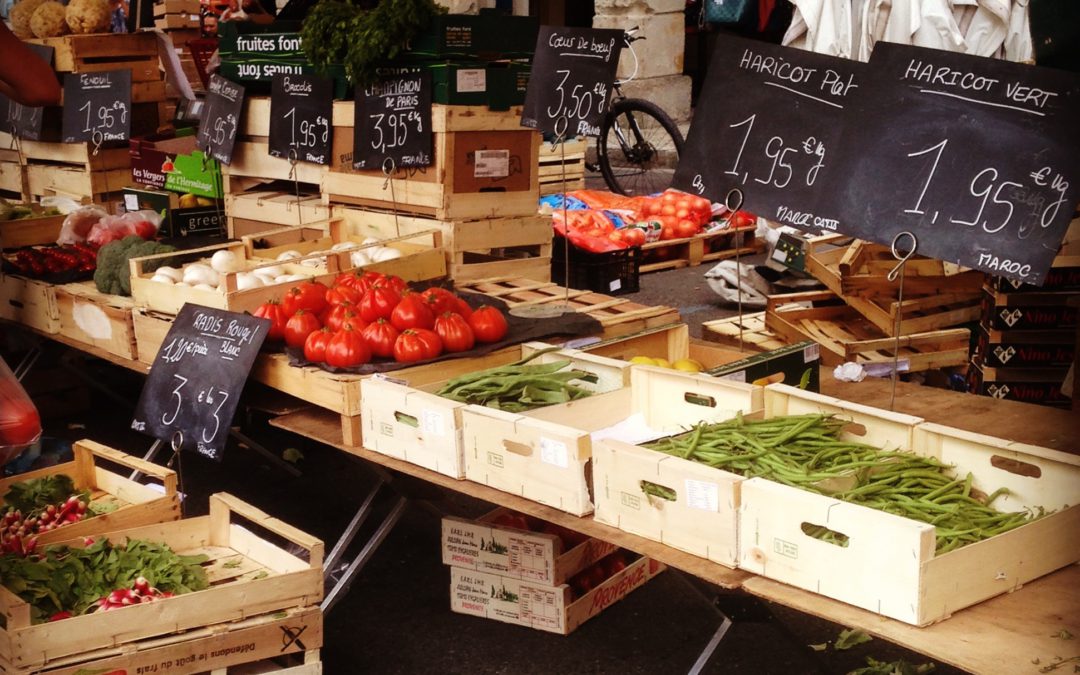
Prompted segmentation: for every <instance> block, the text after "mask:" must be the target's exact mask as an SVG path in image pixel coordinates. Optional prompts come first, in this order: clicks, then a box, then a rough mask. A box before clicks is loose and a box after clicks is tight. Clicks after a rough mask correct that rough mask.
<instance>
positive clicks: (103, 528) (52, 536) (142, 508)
mask: <svg viewBox="0 0 1080 675" xmlns="http://www.w3.org/2000/svg"><path fill="white" fill-rule="evenodd" d="M72 450H73V451H74V453H75V458H74V459H73V460H72V461H70V462H65V463H63V464H55V465H53V466H50V467H46V468H44V469H37V470H36V471H28V472H26V473H22V474H19V475H17V476H13V477H11V478H5V479H3V480H0V495H5V494H7V492H8V490H10V489H11V486H12V485H13V484H14V483H18V482H22V481H27V480H33V479H36V478H44V477H46V476H54V475H57V474H66V475H67V476H70V477H71V479H72V480H73V481H74V483H75V488H76V489H77V490H86V491H87V492H89V493H90V504H91V506H99V507H103V508H112V509H113V510H112V511H109V512H107V513H103V514H101V515H99V516H94V517H92V518H90V517H88V518H86V519H85V520H81V521H79V522H77V523H71V524H70V525H64V526H63V527H59V528H57V529H55V530H51V531H49V532H42V533H41V534H39V535H37V539H38V545H44V544H51V543H55V542H58V541H64V540H67V539H74V538H76V537H88V536H91V535H97V534H101V533H103V532H111V531H113V530H123V529H127V528H131V527H138V526H140V525H153V524H155V523H164V522H167V521H170V520H178V519H179V518H180V497H179V495H178V494H177V492H176V473H175V472H174V471H172V470H171V469H166V468H165V467H163V466H159V465H157V464H154V463H153V462H146V461H143V460H142V459H139V458H138V457H133V456H131V455H128V454H126V453H123V452H120V451H119V450H114V449H113V448H109V447H106V446H104V445H101V444H100V443H95V442H94V441H91V440H86V439H84V440H81V441H75V443H73V444H72ZM102 461H107V462H109V463H111V464H114V465H116V466H118V467H121V468H122V469H127V470H136V471H139V472H141V473H142V474H144V475H145V476H148V477H150V478H151V479H152V480H154V481H155V483H156V484H158V485H160V486H161V490H158V489H154V487H153V486H147V485H145V484H143V483H140V482H138V481H134V480H131V479H129V478H128V477H127V476H126V475H121V474H120V473H117V472H116V471H114V470H111V469H110V468H109V467H106V466H102V465H101V463H102ZM0 503H2V502H0Z"/></svg>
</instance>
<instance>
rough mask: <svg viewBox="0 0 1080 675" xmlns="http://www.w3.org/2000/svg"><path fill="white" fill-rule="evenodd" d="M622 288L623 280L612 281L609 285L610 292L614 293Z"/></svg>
mask: <svg viewBox="0 0 1080 675" xmlns="http://www.w3.org/2000/svg"><path fill="white" fill-rule="evenodd" d="M620 288H622V279H612V280H611V283H609V284H608V290H609V291H611V292H612V293H614V292H615V291H617V290H619V289H620Z"/></svg>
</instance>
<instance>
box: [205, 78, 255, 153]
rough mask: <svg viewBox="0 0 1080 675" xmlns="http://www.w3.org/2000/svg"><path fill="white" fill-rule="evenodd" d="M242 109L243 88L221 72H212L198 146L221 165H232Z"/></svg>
mask: <svg viewBox="0 0 1080 675" xmlns="http://www.w3.org/2000/svg"><path fill="white" fill-rule="evenodd" d="M243 109H244V88H243V87H242V86H240V85H239V84H236V83H235V82H230V81H229V80H227V79H225V78H224V77H221V76H220V75H211V76H210V82H209V87H207V92H206V108H205V109H204V110H203V114H202V118H201V119H200V121H199V134H198V136H196V137H195V146H196V147H197V148H199V149H200V150H202V151H203V152H205V153H206V154H208V155H210V156H211V157H213V158H214V159H216V160H218V161H219V162H221V163H222V164H226V165H227V164H230V163H231V162H232V153H233V146H235V145H236V131H237V126H238V125H239V124H240V115H241V113H242V112H243Z"/></svg>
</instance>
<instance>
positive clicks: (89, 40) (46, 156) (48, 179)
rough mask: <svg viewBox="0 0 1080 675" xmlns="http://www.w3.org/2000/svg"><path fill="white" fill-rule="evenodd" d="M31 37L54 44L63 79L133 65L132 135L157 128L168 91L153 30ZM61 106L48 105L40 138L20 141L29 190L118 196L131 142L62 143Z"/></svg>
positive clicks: (104, 198)
mask: <svg viewBox="0 0 1080 675" xmlns="http://www.w3.org/2000/svg"><path fill="white" fill-rule="evenodd" d="M32 42H35V43H38V44H43V45H46V46H48V47H52V48H53V50H54V52H53V66H54V68H55V69H56V71H57V75H58V76H59V77H60V78H61V80H63V78H64V77H65V76H68V75H76V74H79V73H90V72H101V71H107V70H130V71H131V104H132V105H131V111H130V117H131V135H132V136H139V135H143V134H147V133H153V132H154V131H156V130H157V127H158V124H159V122H160V120H161V118H162V113H163V110H164V107H165V101H166V94H165V81H164V79H163V77H162V73H161V67H160V62H159V60H158V50H157V40H156V38H155V37H154V35H153V34H151V33H129V34H123V35H114V34H91V35H66V36H64V37H59V38H47V39H43V40H33V41H32ZM60 110H61V108H59V107H56V108H46V109H45V111H44V116H45V117H44V123H43V128H42V135H41V140H39V141H22V143H21V144H20V146H21V150H22V152H21V156H20V160H21V162H22V164H23V166H24V168H25V171H26V189H27V193H28V195H29V196H30V197H33V198H35V199H37V198H40V197H43V196H47V195H53V194H55V195H63V196H68V197H72V198H75V199H78V200H81V201H85V202H91V201H93V202H98V203H109V202H111V201H115V200H116V199H118V196H119V193H120V191H121V189H122V188H123V187H125V186H126V185H127V184H128V183H130V181H131V160H130V157H129V156H128V150H127V144H126V143H124V144H122V146H121V147H114V146H107V147H102V148H97V149H95V147H94V146H93V144H91V143H60V142H59V141H60V138H61V135H60V134H61V116H60ZM2 140H3V139H0V141H2ZM5 147H7V146H6V145H5Z"/></svg>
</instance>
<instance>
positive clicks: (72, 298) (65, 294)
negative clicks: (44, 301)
mask: <svg viewBox="0 0 1080 675" xmlns="http://www.w3.org/2000/svg"><path fill="white" fill-rule="evenodd" d="M134 307H135V302H134V301H133V300H132V299H131V298H129V297H125V296H122V295H108V294H106V293H102V292H100V291H98V289H97V286H95V285H94V282H93V281H84V282H80V283H75V284H64V285H63V286H57V287H56V309H57V312H58V313H59V315H60V334H61V335H65V336H67V337H69V338H71V339H72V340H77V341H79V342H85V343H86V344H90V345H93V346H95V347H97V348H99V349H102V350H104V351H106V352H108V353H110V354H115V355H117V356H119V357H120V358H123V359H135V358H136V356H137V354H138V350H137V348H136V343H135V327H134V325H133V323H132V316H131V310H132V309H133V308H134Z"/></svg>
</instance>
